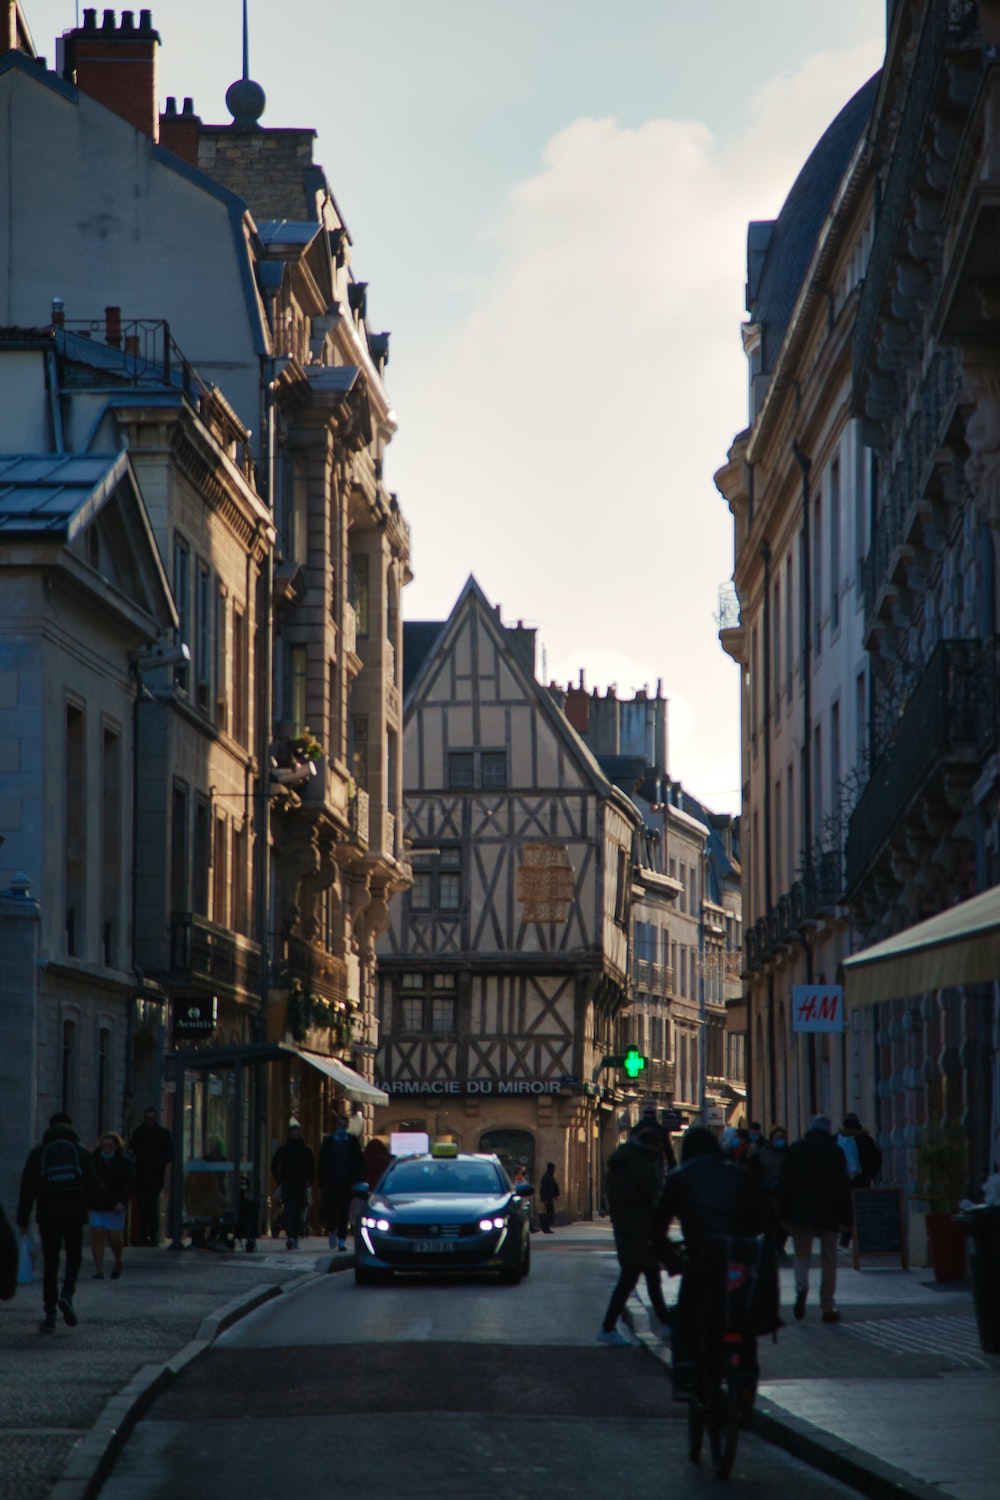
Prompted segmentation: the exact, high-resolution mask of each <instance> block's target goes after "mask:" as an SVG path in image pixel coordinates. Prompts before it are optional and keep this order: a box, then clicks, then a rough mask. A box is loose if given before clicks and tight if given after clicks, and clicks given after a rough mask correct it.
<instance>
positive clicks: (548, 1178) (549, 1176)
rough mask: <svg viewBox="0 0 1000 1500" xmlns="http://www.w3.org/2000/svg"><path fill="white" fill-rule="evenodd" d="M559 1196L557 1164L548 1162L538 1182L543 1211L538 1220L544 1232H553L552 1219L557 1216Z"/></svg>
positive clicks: (539, 1199) (539, 1198)
mask: <svg viewBox="0 0 1000 1500" xmlns="http://www.w3.org/2000/svg"><path fill="white" fill-rule="evenodd" d="M558 1197H559V1184H558V1182H556V1164H555V1162H554V1161H550V1162H547V1163H546V1167H545V1171H544V1172H543V1173H542V1180H541V1182H540V1183H539V1184H538V1201H539V1202H540V1203H541V1205H542V1212H541V1213H540V1214H539V1215H538V1222H539V1224H540V1225H541V1226H542V1233H543V1234H551V1233H552V1232H553V1231H552V1221H553V1219H554V1218H555V1216H556V1199H557V1198H558Z"/></svg>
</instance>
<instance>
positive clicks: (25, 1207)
mask: <svg viewBox="0 0 1000 1500" xmlns="http://www.w3.org/2000/svg"><path fill="white" fill-rule="evenodd" d="M96 1186H97V1183H96V1180H95V1177H94V1164H93V1161H92V1159H91V1155H90V1152H89V1151H86V1150H85V1149H84V1148H83V1147H82V1146H81V1145H80V1138H79V1136H78V1135H77V1133H76V1131H75V1130H74V1129H73V1121H72V1120H71V1119H70V1117H69V1115H68V1114H67V1113H66V1112H65V1110H58V1111H57V1112H56V1113H55V1114H54V1115H52V1116H51V1118H50V1120H49V1128H48V1130H46V1132H45V1134H44V1135H43V1136H42V1139H41V1142H40V1144H39V1145H37V1146H34V1147H33V1148H32V1150H31V1151H29V1152H28V1159H27V1161H26V1162H25V1164H24V1171H23V1172H22V1174H21V1193H20V1197H19V1199H18V1204H17V1224H18V1228H19V1229H20V1230H21V1231H22V1232H23V1233H24V1234H27V1232H28V1227H29V1225H30V1223H31V1210H32V1208H34V1210H35V1218H36V1220H37V1223H38V1233H39V1235H40V1237H41V1241H42V1260H43V1265H44V1271H43V1276H42V1299H43V1303H44V1306H45V1317H44V1319H43V1320H42V1322H41V1324H40V1325H39V1326H40V1328H41V1331H42V1332H43V1333H53V1332H54V1331H55V1326H56V1309H57V1308H58V1310H59V1311H60V1312H61V1313H62V1315H63V1319H64V1321H65V1322H66V1323H67V1325H68V1326H69V1327H70V1328H75V1327H76V1325H77V1323H78V1321H79V1319H78V1318H77V1315H76V1308H75V1307H74V1306H73V1297H74V1294H75V1292H76V1281H77V1277H78V1276H79V1274H80V1262H81V1261H82V1259H83V1227H84V1225H85V1224H86V1222H87V1210H88V1208H89V1207H90V1204H91V1203H92V1202H93V1199H94V1192H95V1189H96ZM64 1251H65V1257H66V1267H65V1272H64V1275H63V1280H62V1288H61V1289H60V1286H59V1262H60V1257H61V1255H62V1254H63V1252H64Z"/></svg>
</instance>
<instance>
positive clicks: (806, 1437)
mask: <svg viewBox="0 0 1000 1500" xmlns="http://www.w3.org/2000/svg"><path fill="white" fill-rule="evenodd" d="M636 1336H637V1338H638V1340H639V1342H640V1344H642V1346H643V1347H644V1348H645V1349H646V1350H648V1352H649V1353H650V1354H651V1355H652V1356H653V1358H654V1359H657V1360H659V1362H660V1364H661V1365H662V1366H663V1370H664V1374H665V1375H666V1377H667V1379H668V1380H669V1379H670V1356H669V1353H668V1351H667V1350H666V1349H665V1348H664V1347H663V1345H662V1344H660V1343H659V1342H658V1341H657V1340H655V1339H654V1338H653V1337H652V1336H651V1335H650V1334H648V1333H638V1334H637V1335H636ZM751 1431H752V1432H753V1433H754V1434H755V1435H756V1436H757V1437H760V1438H763V1439H764V1441H765V1442H767V1443H773V1444H774V1446H775V1447H776V1448H783V1449H784V1450H785V1452H786V1453H790V1454H791V1455H792V1457H793V1458H798V1459H801V1461H802V1462H803V1463H807V1464H808V1465H809V1467H810V1468H812V1469H818V1470H819V1471H820V1473H822V1474H826V1476H827V1477H828V1478H829V1479H839V1480H840V1482H841V1483H842V1484H848V1485H850V1487H851V1489H853V1490H857V1491H858V1493H859V1494H861V1495H865V1496H867V1500H941V1491H940V1489H939V1487H938V1486H937V1485H933V1484H923V1483H922V1482H921V1481H920V1480H919V1479H917V1478H915V1476H914V1475H912V1474H907V1473H905V1472H904V1470H902V1469H896V1468H894V1467H893V1466H892V1465H891V1464H887V1463H884V1462H883V1461H882V1460H881V1459H879V1458H876V1457H875V1456H874V1454H872V1453H866V1452H865V1450H864V1449H863V1448H856V1447H855V1446H854V1445H853V1444H852V1443H848V1442H845V1441H843V1440H842V1439H840V1438H835V1437H833V1436H832V1435H831V1434H830V1433H828V1432H825V1431H824V1430H823V1428H821V1427H816V1426H814V1425H813V1423H812V1422H806V1421H805V1420H804V1419H803V1418H801V1417H796V1416H793V1415H792V1414H791V1412H785V1411H783V1410H782V1408H781V1406H780V1403H777V1402H773V1401H768V1400H766V1399H762V1400H760V1401H758V1403H757V1405H756V1406H755V1407H754V1413H753V1427H752V1428H751Z"/></svg>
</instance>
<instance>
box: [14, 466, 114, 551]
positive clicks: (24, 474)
mask: <svg viewBox="0 0 1000 1500" xmlns="http://www.w3.org/2000/svg"><path fill="white" fill-rule="evenodd" d="M127 468H128V456H127V454H125V453H115V454H107V453H45V454H24V455H22V454H9V455H0V540H3V539H10V538H12V537H15V536H17V537H25V536H38V537H47V538H51V539H55V540H62V541H66V540H70V539H71V537H72V535H73V534H74V533H75V532H76V531H77V530H79V528H80V526H81V525H82V524H83V523H84V522H85V520H86V517H87V515H88V514H89V512H90V510H91V509H93V508H95V507H96V506H97V505H98V504H100V502H102V501H103V500H104V498H105V497H106V496H107V494H108V493H109V491H110V490H111V489H113V488H114V487H115V485H117V484H118V483H119V481H120V480H121V478H122V476H123V474H124V473H125V472H126V470H127Z"/></svg>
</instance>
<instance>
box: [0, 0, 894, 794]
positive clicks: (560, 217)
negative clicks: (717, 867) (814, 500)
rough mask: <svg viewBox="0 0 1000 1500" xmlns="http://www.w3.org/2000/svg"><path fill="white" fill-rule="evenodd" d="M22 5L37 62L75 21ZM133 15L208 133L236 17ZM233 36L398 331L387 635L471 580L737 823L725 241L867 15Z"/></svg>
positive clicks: (640, 10)
mask: <svg viewBox="0 0 1000 1500" xmlns="http://www.w3.org/2000/svg"><path fill="white" fill-rule="evenodd" d="M22 4H23V8H24V10H25V13H26V15H27V19H28V24H29V26H30V28H31V31H32V36H33V38H34V42H35V46H36V49H37V51H38V52H39V53H40V54H42V55H44V56H46V57H47V58H48V59H49V63H50V66H52V65H54V59H55V38H56V37H57V36H58V35H60V34H61V33H62V32H63V31H65V30H67V29H68V28H70V27H72V26H73V25H75V24H76V22H77V17H78V15H79V16H80V17H81V18H82V12H83V8H84V7H83V5H82V4H80V5H77V4H76V3H75V0H22ZM96 8H97V9H98V11H99V12H100V11H101V10H102V9H103V6H101V5H98V6H97V7H96ZM122 8H123V7H121V6H119V7H118V9H119V11H120V10H121V9H122ZM134 9H135V11H136V12H138V10H139V9H140V5H139V4H135V6H134ZM151 9H152V12H153V24H154V25H155V26H156V27H157V29H158V30H159V33H160V37H161V41H162V48H161V51H160V54H159V93H160V100H161V107H162V105H163V103H164V101H165V100H166V98H167V96H168V95H173V96H175V97H176V98H177V100H178V107H180V104H181V101H182V100H183V99H184V98H185V97H188V96H189V97H191V98H192V99H193V101H194V108H195V112H196V113H197V114H199V115H200V116H201V118H202V119H203V120H204V121H206V123H213V124H218V123H225V122H227V121H228V119H229V114H228V111H227V110H226V107H225V92H226V89H227V88H228V86H229V84H230V83H231V82H233V80H234V79H236V78H238V77H239V76H240V75H241V73H242V0H209V3H206V0H159V4H157V3H155V0H151ZM249 35H250V45H249V52H250V70H249V71H250V75H251V77H253V78H255V79H256V81H257V82H258V83H260V84H261V85H262V86H263V88H264V90H265V92H266V95H267V109H266V112H265V114H264V117H263V119H262V122H261V123H262V125H264V126H265V127H266V126H312V127H313V128H314V129H315V130H316V132H317V140H316V143H315V151H314V158H315V160H316V162H317V163H319V164H320V165H321V166H322V167H323V168H324V169H325V172H326V175H327V178H328V180H329V183H330V186H331V188H332V190H333V193H334V196H335V197H336V199H337V203H338V206H339V208H340V210H341V212H342V214H343V217H344V218H345V220H346V222H347V225H348V227H349V230H350V233H351V237H352V241H353V251H352V257H353V258H352V266H353V270H354V273H355V275H356V277H357V279H358V280H361V281H367V282H368V284H369V285H368V310H369V322H370V325H371V327H372V329H373V331H375V332H378V331H381V330H385V329H387V330H390V331H391V333H392V340H391V348H390V363H389V367H388V370H387V372H386V379H387V385H388V389H389V394H390V397H391V399H392V403H393V406H394V408H395V410H396V412H397V415H398V419H399V429H398V433H397V435H396V437H395V439H394V441H393V443H392V446H391V448H390V450H389V453H388V456H387V460H386V468H385V479H386V482H387V484H388V486H389V488H390V489H392V490H394V491H396V492H397V494H398V497H399V502H400V505H401V507H402V509H403V513H404V515H405V516H406V518H407V520H408V522H409V524H410V527H411V531H412V541H413V552H412V566H413V571H414V581H413V583H412V584H410V585H409V587H408V588H407V589H406V591H405V593H404V606H403V611H404V616H405V618H407V619H412V620H418V619H419V620H427V619H442V620H443V619H445V618H446V617H447V615H448V613H449V612H450V610H451V608H452V606H453V604H454V602H455V600H456V598H457V597H458V595H459V593H460V591H461V589H462V586H463V584H464V583H465V580H466V578H467V577H468V576H469V574H470V573H472V574H474V575H475V577H476V578H477V580H478V581H479V583H480V585H481V586H482V588H483V589H484V591H485V592H486V594H487V595H488V597H489V598H490V599H491V600H492V602H493V603H495V604H499V605H500V606H501V609H502V614H503V618H504V620H505V622H507V623H510V624H512V623H515V622H516V621H518V620H523V622H524V623H525V624H526V625H531V626H534V627H536V628H537V631H538V676H539V678H540V679H541V680H542V681H545V682H549V681H553V682H556V683H559V684H561V685H562V686H566V685H568V684H569V683H570V682H573V683H577V682H579V680H580V675H581V672H582V673H583V677H584V681H585V683H586V685H587V686H588V687H589V688H591V689H593V688H596V689H598V691H600V692H602V693H603V692H604V691H605V690H606V689H607V688H608V687H609V686H610V685H614V686H615V687H616V689H617V692H618V695H619V697H629V696H631V695H632V693H634V692H635V690H636V689H639V688H642V687H644V686H646V687H648V688H649V689H650V691H654V690H655V688H656V684H657V682H658V681H662V684H663V692H664V693H665V695H666V696H667V697H668V698H669V699H670V710H669V719H670V765H669V770H670V773H671V775H672V776H674V777H675V778H678V779H680V780H681V781H682V782H683V783H684V785H685V786H686V787H687V788H688V790H690V791H691V792H693V793H694V794H695V795H696V796H697V797H699V798H701V799H702V800H703V801H704V802H706V803H707V805H708V806H709V807H711V808H712V809H714V810H718V811H732V812H737V811H739V677H738V670H737V668H736V666H735V664H734V663H733V662H732V661H731V660H730V659H729V658H728V657H727V656H725V654H724V653H723V651H722V649H721V647H720V645H719V641H718V627H717V618H716V617H717V612H718V593H719V587H720V585H722V584H723V583H724V582H726V581H727V580H728V579H730V578H731V576H732V566H733V531H732V518H731V516H730V514H729V511H728V508H727V507H726V504H725V502H724V501H723V500H722V497H721V496H720V495H719V493H718V491H717V490H716V488H715V484H714V481H713V475H714V473H715V471H716V470H717V469H718V468H719V467H720V466H721V465H722V464H723V463H724V462H725V460H726V453H727V450H728V448H729V445H730V443H731V442H732V439H733V437H734V436H735V435H736V433H738V432H739V431H740V430H741V429H742V428H743V427H745V425H746V421H747V375H746V364H745V360H744V356H743V352H742V343H741V339H740V324H741V322H742V321H743V320H744V319H745V308H744V285H745V279H746V228H747V223H748V222H749V221H750V220H753V219H768V218H773V217H775V215H776V214H777V213H778V211H779V210H780V208H781V205H782V202H783V201H784V198H785V197H786V195H787V193H788V190H789V189H790V187H791V185H792V183H793V182H794V180H795V177H796V175H797V173H798V171H799V169H800V168H801V166H802V165H803V163H804V162H805V160H806V158H807V157H808V155H809V153H810V151H811V149H812V147H813V146H814V145H815V143H816V141H817V140H818V139H819V137H820V135H821V134H822V133H823V131H824V129H825V128H826V126H827V125H828V124H829V123H830V121H831V120H832V119H833V118H834V116H835V115H836V114H837V112H838V111H839V110H840V108H841V107H842V106H843V105H844V104H845V103H846V102H847V100H848V99H849V98H850V97H851V95H852V94H853V93H854V92H855V91H856V90H857V89H858V88H860V87H861V85H862V84H863V83H864V82H865V81H866V80H867V79H868V78H869V77H870V76H871V75H872V73H873V72H875V71H876V69H877V68H878V67H879V66H880V64H881V61H882V54H883V50H884V42H885V0H837V4H836V5H833V6H831V5H827V4H822V3H820V0H710V3H706V0H701V3H698V0H615V4H614V5H613V6H612V5H608V4H607V0H502V3H501V0H493V3H487V0H368V3H367V4H365V5H357V4H354V5H347V4H346V3H344V0H281V3H280V4H276V3H274V0H249Z"/></svg>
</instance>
